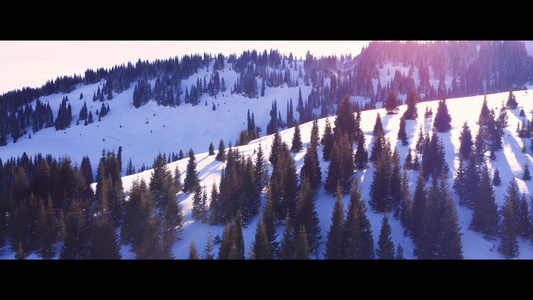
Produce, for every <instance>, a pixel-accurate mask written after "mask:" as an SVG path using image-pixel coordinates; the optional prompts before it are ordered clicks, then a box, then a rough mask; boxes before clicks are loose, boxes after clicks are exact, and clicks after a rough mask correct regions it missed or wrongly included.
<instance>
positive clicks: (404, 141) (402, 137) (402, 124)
mask: <svg viewBox="0 0 533 300" xmlns="http://www.w3.org/2000/svg"><path fill="white" fill-rule="evenodd" d="M398 139H399V140H400V141H402V146H407V145H408V144H409V143H408V142H407V133H406V132H405V119H404V117H403V116H402V117H401V118H400V128H399V129H398Z"/></svg>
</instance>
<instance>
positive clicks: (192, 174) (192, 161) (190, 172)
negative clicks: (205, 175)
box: [183, 148, 200, 194]
mask: <svg viewBox="0 0 533 300" xmlns="http://www.w3.org/2000/svg"><path fill="white" fill-rule="evenodd" d="M199 184H200V180H199V179H198V172H197V171H196V157H195V156H194V151H193V150H192V148H191V149H190V150H189V162H188V163H187V171H186V173H185V181H184V182H183V192H184V193H186V194H188V193H192V192H194V189H195V188H196V186H198V185H199Z"/></svg>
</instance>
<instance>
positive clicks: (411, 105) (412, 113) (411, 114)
mask: <svg viewBox="0 0 533 300" xmlns="http://www.w3.org/2000/svg"><path fill="white" fill-rule="evenodd" d="M419 100H420V99H419V97H418V94H417V92H416V89H414V88H412V89H411V90H410V91H409V94H408V95H407V99H406V100H405V103H406V104H407V109H406V110H405V112H404V114H403V118H404V119H405V120H416V119H417V118H418V112H417V109H416V104H417V103H418V101H419Z"/></svg>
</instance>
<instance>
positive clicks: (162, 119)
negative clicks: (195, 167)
mask: <svg viewBox="0 0 533 300" xmlns="http://www.w3.org/2000/svg"><path fill="white" fill-rule="evenodd" d="M299 64H303V61H300V62H299ZM209 69H210V70H212V66H210V68H209ZM219 73H220V77H221V78H224V80H225V82H226V87H227V90H226V92H225V93H223V92H219V94H218V95H217V97H210V96H208V95H207V94H205V95H204V96H202V98H201V99H200V101H199V102H200V104H199V105H198V106H195V107H193V106H192V105H191V104H184V100H183V97H184V96H183V95H182V96H181V102H182V104H181V105H180V106H178V107H164V106H158V105H157V104H156V103H155V102H153V101H150V102H148V103H147V104H146V105H143V106H141V107H140V108H138V109H137V108H135V107H134V106H133V104H132V99H133V90H134V87H135V85H136V83H135V82H134V83H132V84H131V85H130V88H129V89H127V90H125V91H124V92H122V93H120V94H114V95H113V99H112V100H104V102H103V103H105V104H109V107H110V112H109V113H108V115H107V116H105V117H103V118H102V119H101V121H98V116H97V115H95V111H96V110H97V109H98V110H100V107H101V106H102V103H101V102H100V101H98V100H97V101H96V102H93V100H92V96H93V94H94V93H95V92H96V90H97V89H98V87H99V88H100V89H102V86H103V81H102V82H99V83H95V84H89V85H81V84H80V85H78V86H77V88H76V89H74V90H73V91H72V92H71V93H68V94H52V95H49V96H43V97H40V101H41V102H42V103H47V102H48V103H50V107H51V108H52V110H53V113H54V118H55V117H56V116H57V111H58V108H59V105H60V104H61V101H62V99H63V97H65V96H68V99H69V103H70V105H71V106H72V115H73V120H72V122H71V126H70V128H67V129H66V130H62V131H56V130H55V128H54V127H51V128H44V129H41V130H39V131H38V132H36V133H34V132H32V130H31V128H28V134H26V135H24V136H22V137H21V138H20V139H19V140H18V141H17V143H13V142H12V139H11V136H8V141H7V142H8V144H7V145H6V146H4V147H0V158H2V159H3V161H6V160H7V159H8V158H10V157H18V156H20V155H22V153H23V152H26V154H27V155H31V156H33V155H35V154H36V153H42V154H52V156H54V157H59V156H64V155H69V156H70V158H71V159H72V161H73V162H78V163H81V160H82V158H83V156H85V155H87V156H89V158H90V161H91V164H92V167H93V172H94V173H95V174H96V167H97V166H98V161H99V159H100V157H101V154H102V150H103V149H106V150H115V152H116V151H118V147H119V146H122V148H123V154H122V157H123V169H122V171H123V174H125V170H126V164H127V162H128V160H129V158H131V159H132V163H133V165H134V166H135V168H136V170H138V169H139V168H140V167H141V165H142V164H146V165H147V166H151V165H152V163H153V160H154V158H155V157H156V156H157V154H158V153H159V152H162V153H167V154H170V153H172V152H175V153H176V154H178V153H179V151H180V149H181V150H183V152H184V153H187V151H188V150H189V149H190V148H192V149H193V150H194V152H195V153H201V152H205V151H207V150H208V147H209V143H211V142H212V143H213V145H215V147H216V148H217V147H218V144H219V141H220V139H222V140H224V142H225V144H226V146H228V145H229V142H232V143H233V144H235V141H236V140H237V138H238V137H239V133H240V131H241V130H243V129H247V123H246V121H247V112H248V109H250V113H252V112H253V113H254V116H255V123H256V126H259V127H261V128H262V130H263V132H262V135H264V134H265V132H266V125H267V123H268V121H269V120H270V116H269V113H268V112H269V111H270V108H271V106H272V102H273V101H274V100H276V101H277V107H278V109H279V110H280V111H281V114H282V116H283V118H284V119H285V117H286V106H287V102H288V101H289V99H291V98H292V100H293V103H294V107H296V104H297V99H298V91H299V88H301V91H302V97H303V98H304V99H307V97H308V95H309V93H310V92H311V87H310V86H309V87H306V86H305V85H304V84H303V80H302V79H300V85H299V87H294V88H288V87H286V86H284V87H283V88H267V89H266V91H265V96H264V97H260V98H259V99H249V98H245V97H243V96H240V95H237V94H233V95H231V94H230V87H232V86H233V84H234V82H235V80H237V78H238V76H239V75H238V74H237V73H235V71H233V70H231V64H227V63H226V67H225V69H224V70H223V71H220V72H219ZM297 73H298V72H297V71H294V70H291V74H292V76H293V77H295V78H296V77H297V76H298V74H297ZM206 74H207V75H208V76H209V74H211V73H208V72H207V69H206V68H204V69H199V70H198V72H197V73H196V74H194V75H192V76H190V77H189V78H188V79H186V80H183V81H182V90H183V91H185V88H186V87H189V89H190V87H191V85H192V84H196V80H197V79H198V78H200V79H203V78H204V76H205V75H206ZM258 82H259V86H261V84H260V80H258ZM151 84H152V88H153V86H154V84H155V80H153V81H152V82H151ZM80 93H82V94H83V96H84V97H83V99H81V100H80V99H79V98H80ZM35 101H36V100H34V101H33V103H32V105H33V107H35ZM84 101H85V102H86V103H87V108H88V110H90V111H92V113H93V116H94V120H95V121H94V123H93V124H89V125H88V126H84V125H83V121H82V122H80V125H76V120H77V119H78V117H77V115H78V114H79V111H80V109H81V108H82V106H83V103H84ZM206 102H207V105H206V104H205V103H206ZM213 103H214V104H215V105H216V110H215V111H213V110H212V106H213ZM295 117H298V113H295ZM29 134H31V139H30V138H29Z"/></svg>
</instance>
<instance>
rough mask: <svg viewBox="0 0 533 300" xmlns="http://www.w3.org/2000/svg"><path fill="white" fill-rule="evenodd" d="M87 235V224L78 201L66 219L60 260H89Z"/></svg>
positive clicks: (69, 210) (72, 204)
mask: <svg viewBox="0 0 533 300" xmlns="http://www.w3.org/2000/svg"><path fill="white" fill-rule="evenodd" d="M86 234H87V233H86V224H85V221H84V219H83V212H82V210H81V207H80V204H79V203H78V202H77V201H73V202H72V203H71V204H70V207H69V209H68V212H67V215H66V218H65V228H64V237H63V246H62V248H61V252H60V254H59V258H60V259H85V258H87V244H86Z"/></svg>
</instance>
